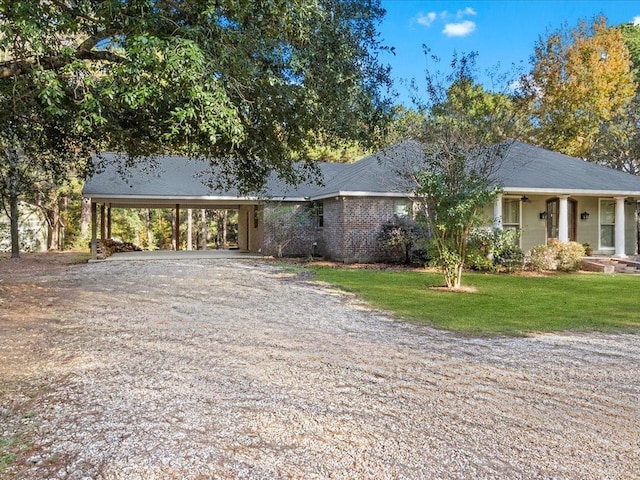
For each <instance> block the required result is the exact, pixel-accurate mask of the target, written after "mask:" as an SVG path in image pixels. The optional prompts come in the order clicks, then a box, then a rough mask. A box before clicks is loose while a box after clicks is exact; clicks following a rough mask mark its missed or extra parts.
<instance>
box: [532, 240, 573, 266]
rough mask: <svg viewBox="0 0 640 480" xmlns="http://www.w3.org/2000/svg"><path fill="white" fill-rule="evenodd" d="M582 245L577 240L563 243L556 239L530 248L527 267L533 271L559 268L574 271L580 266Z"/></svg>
mask: <svg viewBox="0 0 640 480" xmlns="http://www.w3.org/2000/svg"><path fill="white" fill-rule="evenodd" d="M584 255H585V249H584V245H582V244H580V243H578V242H568V243H564V242H561V241H559V240H557V239H551V240H549V243H547V244H546V245H537V246H535V247H533V248H532V249H531V253H530V258H529V262H528V268H529V269H530V270H534V271H543V270H561V271H563V272H575V271H576V270H580V268H582V260H583V259H584Z"/></svg>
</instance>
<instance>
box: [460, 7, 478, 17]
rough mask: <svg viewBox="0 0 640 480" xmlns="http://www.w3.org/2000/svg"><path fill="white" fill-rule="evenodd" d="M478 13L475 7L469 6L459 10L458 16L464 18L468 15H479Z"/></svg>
mask: <svg viewBox="0 0 640 480" xmlns="http://www.w3.org/2000/svg"><path fill="white" fill-rule="evenodd" d="M477 14H478V12H476V11H475V10H474V9H473V8H471V7H467V8H465V9H464V10H458V12H457V13H456V17H457V18H462V17H464V16H466V15H477Z"/></svg>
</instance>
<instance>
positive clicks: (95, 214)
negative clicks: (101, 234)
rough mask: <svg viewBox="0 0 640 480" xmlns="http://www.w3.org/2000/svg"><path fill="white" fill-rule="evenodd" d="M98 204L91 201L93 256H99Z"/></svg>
mask: <svg viewBox="0 0 640 480" xmlns="http://www.w3.org/2000/svg"><path fill="white" fill-rule="evenodd" d="M97 236H98V205H97V204H96V203H95V202H91V258H94V259H95V258H97V256H98V240H97V238H96V237H97Z"/></svg>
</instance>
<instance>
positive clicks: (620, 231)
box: [614, 197, 627, 258]
mask: <svg viewBox="0 0 640 480" xmlns="http://www.w3.org/2000/svg"><path fill="white" fill-rule="evenodd" d="M614 200H615V201H616V234H615V239H616V241H615V244H616V251H615V254H614V255H615V256H616V257H621V258H622V257H626V256H627V255H626V253H625V245H624V237H625V225H624V197H615V198H614Z"/></svg>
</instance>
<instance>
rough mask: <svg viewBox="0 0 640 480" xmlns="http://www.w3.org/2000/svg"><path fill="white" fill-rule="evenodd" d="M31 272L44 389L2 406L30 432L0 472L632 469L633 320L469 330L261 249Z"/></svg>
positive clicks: (310, 474)
mask: <svg viewBox="0 0 640 480" xmlns="http://www.w3.org/2000/svg"><path fill="white" fill-rule="evenodd" d="M40 282H41V284H42V283H47V282H58V283H57V287H58V289H59V291H58V293H57V294H56V295H58V296H57V297H56V298H58V299H59V300H60V301H59V302H55V301H53V300H52V301H51V302H50V304H49V306H48V307H47V306H46V305H45V307H43V313H42V315H43V316H44V317H46V320H47V322H48V330H47V331H46V332H40V333H38V332H34V333H33V335H35V336H37V335H40V336H41V337H42V338H41V340H42V341H45V343H46V355H47V359H48V360H47V361H46V362H44V363H43V364H42V365H40V366H39V367H38V369H33V371H32V370H29V371H28V372H27V371H26V370H28V369H27V367H26V366H25V367H24V369H25V371H24V372H22V373H23V374H24V376H29V378H30V381H31V382H32V383H37V382H40V383H41V385H43V386H44V387H46V388H44V390H41V391H42V393H40V394H39V395H38V396H37V397H36V398H27V397H24V398H22V397H20V398H18V397H16V398H15V399H14V405H13V406H12V407H11V408H9V409H8V410H7V411H13V412H15V411H18V410H19V409H18V406H19V405H22V406H23V407H24V409H27V408H28V412H29V414H28V415H26V414H25V415H22V417H20V418H15V415H14V416H13V417H12V416H11V415H9V414H7V413H6V412H5V416H4V417H5V420H6V423H5V425H4V426H3V427H1V430H2V431H1V432H0V433H2V434H3V436H4V437H7V436H9V435H10V433H11V432H15V431H17V430H19V429H23V430H24V429H25V428H27V427H28V429H30V431H32V437H31V443H30V448H29V449H28V451H25V452H23V453H22V454H21V455H20V456H19V457H18V458H17V459H16V461H15V462H14V463H13V464H12V465H11V466H10V467H9V468H8V469H7V470H5V472H4V473H1V474H0V476H3V477H4V478H16V479H44V478H50V479H58V478H59V479H165V478H167V479H172V478H176V479H178V478H180V479H205V478H252V479H253V478H258V479H263V478H304V479H311V478H335V479H342V478H384V479H387V478H451V479H458V478H460V479H463V478H465V479H466V478H510V479H518V478H526V479H529V478H536V479H547V478H549V479H551V478H554V479H584V478H592V479H605V478H606V479H618V478H619V479H630V478H640V453H639V452H640V423H639V420H640V381H639V378H638V373H639V372H640V341H639V338H638V336H635V335H603V334H589V335H586V334H585V335H544V336H537V337H532V338H476V337H464V336H459V335H455V334H450V333H446V332H441V331H436V330H433V329H428V328H424V327H416V326H413V325H408V324H404V323H401V322H397V321H394V320H392V319H391V318H389V317H388V316H386V315H384V314H381V313H379V312H373V311H370V310H368V309H366V308H364V307H362V306H361V305H358V303H357V302H355V301H354V299H353V298H351V297H349V296H345V295H340V294H337V293H336V292H333V291H331V290H330V289H328V288H325V287H319V286H318V285H312V284H309V283H306V282H304V281H301V280H300V279H296V278H292V277H291V276H290V275H287V274H286V273H283V272H281V271H279V270H278V269H276V268H275V267H272V266H270V265H268V264H264V263H259V262H253V261H244V262H237V261H236V262H234V261H199V262H193V261H191V262H189V261H164V262H144V263H143V262H107V263H93V264H88V265H80V266H76V267H70V268H67V269H65V276H64V278H59V277H56V276H55V275H53V274H52V275H50V276H49V277H44V278H43V279H41V280H40ZM56 305H59V307H56ZM514 315H517V312H514ZM45 336H46V339H45V338H44V337H45ZM25 338H27V336H25ZM29 338H31V337H29ZM29 341H35V340H33V338H32V340H23V342H25V343H24V348H28V347H29V343H28V342H29ZM13 346H14V347H16V348H18V347H20V346H21V345H13ZM14 350H15V349H14ZM0 353H1V352H0ZM14 360H15V359H14ZM17 370H20V368H19V367H18V368H17ZM25 405H27V406H25ZM12 408H13V410H11V409H12ZM0 418H2V416H0ZM25 424H27V427H25Z"/></svg>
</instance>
